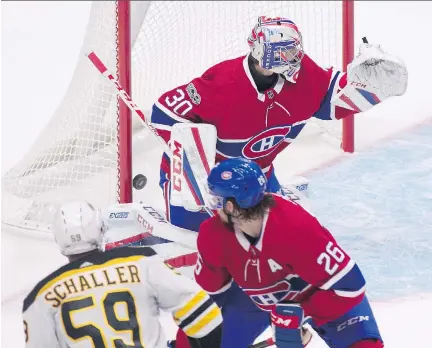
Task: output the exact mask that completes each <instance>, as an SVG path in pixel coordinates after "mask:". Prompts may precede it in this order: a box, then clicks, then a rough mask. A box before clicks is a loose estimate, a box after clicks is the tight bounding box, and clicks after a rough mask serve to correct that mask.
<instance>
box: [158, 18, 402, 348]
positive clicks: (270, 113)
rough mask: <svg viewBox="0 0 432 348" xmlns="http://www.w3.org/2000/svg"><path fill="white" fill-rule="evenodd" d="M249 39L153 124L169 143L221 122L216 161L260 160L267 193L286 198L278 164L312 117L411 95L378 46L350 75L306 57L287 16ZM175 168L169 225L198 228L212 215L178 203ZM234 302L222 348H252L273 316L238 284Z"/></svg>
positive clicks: (367, 48)
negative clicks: (174, 134)
mask: <svg viewBox="0 0 432 348" xmlns="http://www.w3.org/2000/svg"><path fill="white" fill-rule="evenodd" d="M247 41H248V44H249V48H250V52H249V53H248V54H247V55H244V56H241V57H237V58H234V59H229V60H225V61H222V62H220V63H219V64H216V65H214V66H212V67H210V68H209V69H207V70H206V71H205V72H204V73H203V74H202V75H201V76H199V77H196V78H193V79H192V80H191V81H189V82H187V83H185V84H184V85H181V86H178V87H176V88H174V89H172V90H170V91H168V92H166V93H164V94H163V95H162V96H160V98H159V99H158V100H157V101H156V102H155V104H154V105H153V109H152V114H151V123H152V125H153V126H154V127H155V128H156V129H157V131H158V133H159V134H160V135H161V136H162V137H163V138H164V139H165V140H166V141H167V142H169V141H170V139H171V131H172V128H173V126H174V125H175V124H176V123H179V122H182V123H185V122H186V123H187V122H193V123H208V124H212V125H214V126H215V127H216V129H217V144H216V162H219V161H221V160H224V159H229V158H235V157H242V158H246V159H250V160H254V161H255V162H257V163H258V165H259V166H260V167H261V168H262V170H263V172H264V173H265V176H266V179H267V191H268V192H274V193H280V194H284V190H283V189H282V187H281V185H280V184H279V182H278V179H277V177H276V174H275V170H274V168H273V161H274V159H275V158H276V156H277V155H278V154H279V153H280V152H281V151H283V150H284V149H285V148H286V147H287V146H288V145H289V144H291V142H292V141H294V140H295V139H296V137H297V136H298V135H299V133H300V132H301V131H302V129H303V128H304V126H305V124H306V123H307V122H308V120H309V119H311V118H312V117H315V118H318V119H322V120H329V121H331V120H340V119H342V118H344V117H347V116H349V115H352V114H353V113H355V112H360V111H364V110H367V109H368V108H370V107H372V106H374V105H376V104H378V103H379V102H382V101H383V100H384V99H386V98H388V97H390V96H394V95H402V94H403V93H404V92H405V90H406V85H407V72H406V68H405V66H404V64H403V63H402V62H400V61H399V60H398V59H396V58H395V57H391V56H390V55H388V54H386V53H384V52H383V51H382V50H381V49H380V48H379V46H376V45H366V44H363V45H362V46H361V47H360V53H359V55H358V56H357V57H356V58H355V59H354V61H353V62H352V63H351V65H350V68H349V69H348V74H346V73H343V72H340V71H337V70H335V69H333V68H329V69H325V68H322V67H320V66H318V65H317V64H316V63H315V62H314V60H313V59H312V58H311V57H309V56H308V55H307V54H306V53H305V52H304V49H303V40H302V36H301V34H300V30H299V28H298V27H297V26H296V25H295V23H294V22H292V21H291V20H289V19H287V18H280V17H278V18H268V17H259V18H258V20H257V23H256V24H255V26H254V28H253V29H252V32H251V34H250V36H249V38H248V40H247ZM197 54H199V52H198V53H197ZM187 63H188V64H193V63H191V62H187ZM352 86H360V87H361V88H357V87H355V88H354V87H352ZM173 163H174V161H173ZM173 163H170V159H169V156H168V155H167V154H164V155H163V157H162V161H161V170H160V186H161V188H162V190H163V195H164V198H165V202H166V215H167V220H169V221H170V222H171V223H172V224H173V225H176V226H179V227H182V228H185V229H189V230H193V231H198V230H199V227H200V225H201V223H202V222H203V221H205V220H206V219H208V218H209V215H208V214H207V213H206V212H205V211H189V210H186V209H185V208H184V207H182V206H176V205H173V204H171V203H172V202H171V196H170V193H171V190H172V189H173V190H175V186H176V185H171V179H172V178H170V166H173V168H175V165H173ZM174 164H175V163H174ZM293 165H295V163H294V164H293ZM228 299H229V300H227V301H228V302H226V303H225V307H224V308H223V315H224V320H225V321H226V320H227V318H233V319H232V320H231V322H230V320H228V322H230V324H228V325H226V326H225V327H226V328H227V329H226V330H224V339H223V347H224V348H232V347H244V346H247V344H248V343H246V342H250V341H251V340H252V341H253V338H254V337H256V333H258V332H260V330H262V329H264V328H265V327H266V326H267V324H268V322H267V318H265V317H263V316H262V315H260V314H256V311H255V306H254V305H253V303H252V302H251V301H250V299H249V298H248V297H246V296H245V295H244V294H243V292H242V291H241V290H240V289H239V288H238V287H237V285H236V284H235V282H234V284H233V286H232V288H231V290H230V295H229V296H228ZM245 308H248V309H246V310H245ZM246 312H247V314H244V313H246ZM232 313H234V315H233V316H232V317H230V316H231V314H232ZM238 315H244V320H246V321H247V320H249V322H248V323H247V325H248V328H249V331H248V332H249V335H250V336H249V337H245V335H246V333H245V334H244V335H238V334H237V333H236V330H237V328H238V326H236V323H238V322H242V323H244V321H242V320H237V319H238ZM255 315H256V316H255ZM239 329H240V328H239Z"/></svg>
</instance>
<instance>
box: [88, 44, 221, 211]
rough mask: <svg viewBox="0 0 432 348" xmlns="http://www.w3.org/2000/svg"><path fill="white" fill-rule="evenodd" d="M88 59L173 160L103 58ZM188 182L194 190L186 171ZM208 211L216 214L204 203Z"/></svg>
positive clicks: (90, 56)
mask: <svg viewBox="0 0 432 348" xmlns="http://www.w3.org/2000/svg"><path fill="white" fill-rule="evenodd" d="M87 57H88V59H89V60H90V61H91V62H92V64H93V65H94V66H95V67H96V69H97V70H98V71H99V72H100V73H101V74H102V75H103V76H104V77H105V78H106V79H107V80H108V81H109V82H110V83H111V84H113V85H114V86H115V88H116V89H117V94H118V95H119V96H120V98H121V99H122V100H123V101H124V103H125V104H126V105H127V106H128V108H129V109H130V110H131V111H132V112H135V114H136V115H138V117H139V118H140V119H141V121H142V123H143V125H144V127H146V128H147V129H149V130H150V131H151V132H152V134H153V135H154V136H155V137H156V138H157V140H158V141H159V142H160V143H161V144H162V146H163V147H164V150H165V153H166V154H167V155H168V156H169V157H170V160H172V150H171V148H170V147H169V146H168V144H167V143H166V142H165V140H164V139H163V138H162V137H161V136H160V135H159V134H158V132H157V130H156V128H155V127H153V126H152V125H151V124H150V123H149V122H148V121H147V119H146V117H145V115H144V113H143V112H142V110H141V109H140V108H139V107H138V105H137V104H135V103H134V101H133V100H132V98H131V97H130V96H129V94H128V93H127V92H126V91H125V90H124V89H123V87H122V86H121V85H120V83H119V82H118V81H117V80H116V79H115V77H114V75H113V73H111V72H110V71H109V70H108V68H107V67H106V66H105V64H104V63H103V62H102V61H101V59H100V58H99V57H98V56H97V54H96V53H95V52H90V53H89V54H87ZM184 176H185V179H186V182H187V183H188V186H189V187H190V189H191V191H192V192H194V188H193V187H192V185H191V184H190V183H191V182H192V181H193V179H194V178H193V177H192V176H191V175H188V174H187V173H186V172H185V173H184ZM195 193H196V197H200V196H201V194H200V192H195ZM197 203H198V202H197ZM202 206H203V207H204V209H205V210H206V212H207V213H208V214H209V215H210V216H214V213H213V212H212V210H211V209H209V208H208V207H206V206H205V205H202Z"/></svg>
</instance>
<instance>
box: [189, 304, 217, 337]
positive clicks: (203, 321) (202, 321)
mask: <svg viewBox="0 0 432 348" xmlns="http://www.w3.org/2000/svg"><path fill="white" fill-rule="evenodd" d="M221 322H222V314H221V311H220V309H219V307H218V306H217V305H216V304H213V305H212V306H211V307H209V310H207V311H206V312H204V314H203V315H201V316H199V317H198V318H197V319H196V320H194V321H193V322H192V323H191V324H189V325H188V326H187V327H185V328H184V329H183V331H184V333H185V334H186V335H187V336H190V337H203V336H205V335H207V334H208V333H210V332H211V331H212V330H214V329H215V328H216V327H217V326H218V325H219V324H220V323H221Z"/></svg>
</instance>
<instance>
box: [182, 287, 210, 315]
mask: <svg viewBox="0 0 432 348" xmlns="http://www.w3.org/2000/svg"><path fill="white" fill-rule="evenodd" d="M208 298H209V296H208V295H207V294H206V293H205V291H204V290H200V291H199V292H197V293H196V295H195V296H194V297H192V299H191V300H189V301H188V302H187V303H186V304H185V305H184V306H183V307H182V308H180V309H179V310H177V311H176V312H174V318H175V319H176V320H183V319H184V317H185V316H186V315H187V314H188V313H189V312H191V311H192V310H193V309H196V308H197V307H199V306H200V305H202V304H203V303H204V302H205V301H206V300H207V299H208Z"/></svg>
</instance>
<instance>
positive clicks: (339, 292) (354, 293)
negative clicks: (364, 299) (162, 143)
mask: <svg viewBox="0 0 432 348" xmlns="http://www.w3.org/2000/svg"><path fill="white" fill-rule="evenodd" d="M365 291H366V285H363V286H362V287H361V288H360V289H359V290H357V291H344V290H334V292H335V294H336V295H338V296H341V297H350V298H354V297H357V296H360V295H361V294H363V293H364V292H365Z"/></svg>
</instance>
